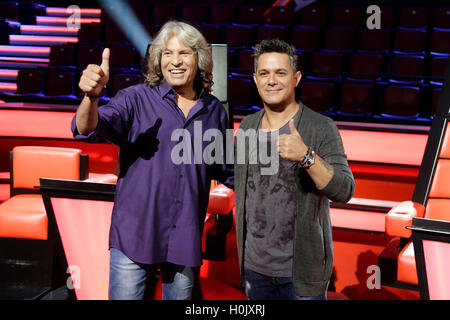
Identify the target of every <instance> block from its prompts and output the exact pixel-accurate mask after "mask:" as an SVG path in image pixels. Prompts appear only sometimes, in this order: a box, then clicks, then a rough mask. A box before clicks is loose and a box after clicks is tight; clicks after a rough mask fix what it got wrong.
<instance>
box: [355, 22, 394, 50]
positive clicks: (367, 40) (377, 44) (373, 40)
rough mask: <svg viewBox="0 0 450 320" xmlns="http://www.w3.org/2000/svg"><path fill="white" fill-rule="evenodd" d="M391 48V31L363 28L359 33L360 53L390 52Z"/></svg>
mask: <svg viewBox="0 0 450 320" xmlns="http://www.w3.org/2000/svg"><path fill="white" fill-rule="evenodd" d="M390 46H391V31H390V30H389V29H383V28H382V29H372V30H370V29H367V28H363V29H362V30H361V31H360V33H359V48H358V50H359V51H362V52H388V51H389V49H390Z"/></svg>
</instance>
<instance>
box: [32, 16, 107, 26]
mask: <svg viewBox="0 0 450 320" xmlns="http://www.w3.org/2000/svg"><path fill="white" fill-rule="evenodd" d="M77 20H79V21H77V22H79V23H80V24H85V23H100V22H101V19H100V18H80V19H77ZM74 22H75V20H74V19H73V18H70V17H47V16H37V17H36V24H37V25H47V26H50V25H52V26H70V27H73V23H74Z"/></svg>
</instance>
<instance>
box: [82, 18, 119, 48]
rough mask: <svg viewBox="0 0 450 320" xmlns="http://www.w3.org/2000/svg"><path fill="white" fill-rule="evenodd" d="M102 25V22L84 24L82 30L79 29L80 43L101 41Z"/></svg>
mask: <svg viewBox="0 0 450 320" xmlns="http://www.w3.org/2000/svg"><path fill="white" fill-rule="evenodd" d="M101 27H102V26H101V24H100V23H86V24H82V25H81V28H80V30H79V31H78V44H89V43H99V42H101V31H102V28H101ZM109 31H111V30H109Z"/></svg>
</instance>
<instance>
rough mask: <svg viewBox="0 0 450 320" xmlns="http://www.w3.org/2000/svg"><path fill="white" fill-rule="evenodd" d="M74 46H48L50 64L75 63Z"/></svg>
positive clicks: (69, 64)
mask: <svg viewBox="0 0 450 320" xmlns="http://www.w3.org/2000/svg"><path fill="white" fill-rule="evenodd" d="M75 50H76V47H75V46H72V45H62V46H52V47H50V65H63V66H72V65H74V64H75Z"/></svg>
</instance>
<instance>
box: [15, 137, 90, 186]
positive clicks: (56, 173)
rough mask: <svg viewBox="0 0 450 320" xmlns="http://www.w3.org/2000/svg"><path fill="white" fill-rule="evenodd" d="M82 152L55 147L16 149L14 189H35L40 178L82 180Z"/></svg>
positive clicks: (23, 147)
mask: <svg viewBox="0 0 450 320" xmlns="http://www.w3.org/2000/svg"><path fill="white" fill-rule="evenodd" d="M80 155H81V150H79V149H69V148H55V147H29V146H26V147H25V146H22V147H15V148H14V149H13V183H14V185H13V188H25V189H33V188H34V186H38V185H39V178H40V177H46V178H55V179H68V180H79V179H80Z"/></svg>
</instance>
